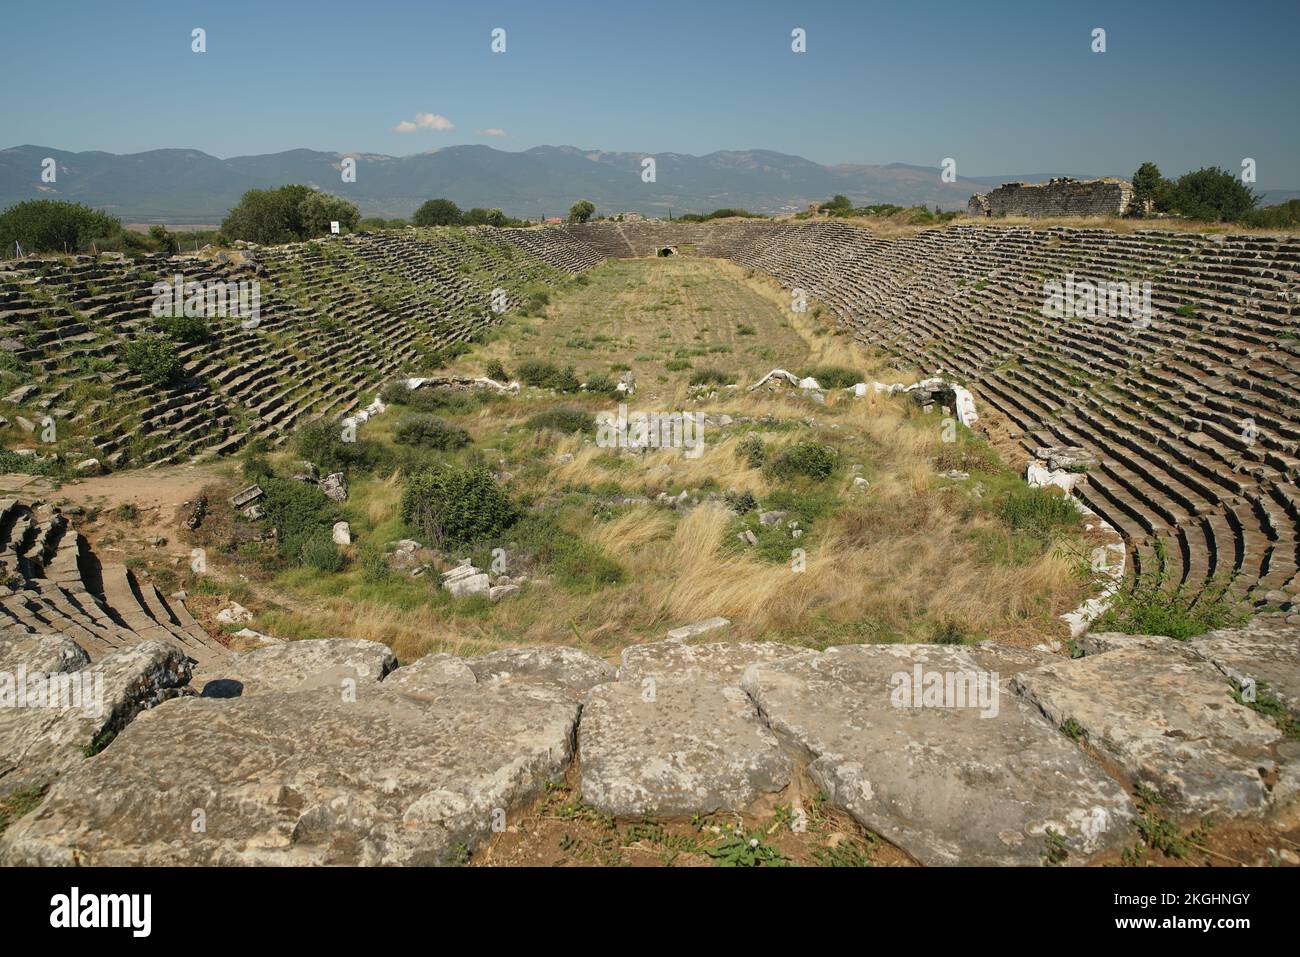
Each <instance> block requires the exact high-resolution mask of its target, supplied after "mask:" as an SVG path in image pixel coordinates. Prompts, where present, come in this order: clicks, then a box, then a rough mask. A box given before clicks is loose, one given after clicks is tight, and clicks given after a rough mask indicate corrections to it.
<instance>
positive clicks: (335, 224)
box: [330, 219, 339, 236]
mask: <svg viewBox="0 0 1300 957" xmlns="http://www.w3.org/2000/svg"><path fill="white" fill-rule="evenodd" d="M330 232H331V233H333V234H334V235H335V236H337V235H338V234H339V221H338V220H337V219H331V220H330Z"/></svg>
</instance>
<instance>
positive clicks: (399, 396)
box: [379, 379, 414, 405]
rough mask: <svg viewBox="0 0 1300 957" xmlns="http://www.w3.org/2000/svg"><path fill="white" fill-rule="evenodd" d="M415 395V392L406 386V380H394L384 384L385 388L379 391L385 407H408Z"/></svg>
mask: <svg viewBox="0 0 1300 957" xmlns="http://www.w3.org/2000/svg"><path fill="white" fill-rule="evenodd" d="M413 394H414V390H413V389H411V387H410V386H408V385H407V384H406V380H405V379H394V380H393V381H392V382H386V383H384V387H383V388H382V389H380V390H379V401H381V402H383V403H384V405H406V403H407V402H409V401H410V398H411V396H412V395H413Z"/></svg>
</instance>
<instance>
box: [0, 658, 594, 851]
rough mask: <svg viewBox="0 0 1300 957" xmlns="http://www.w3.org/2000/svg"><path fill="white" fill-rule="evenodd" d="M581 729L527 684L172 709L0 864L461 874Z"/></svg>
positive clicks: (88, 772) (136, 733)
mask: <svg viewBox="0 0 1300 957" xmlns="http://www.w3.org/2000/svg"><path fill="white" fill-rule="evenodd" d="M577 718H578V704H577V702H575V701H573V700H571V699H569V698H568V697H566V696H565V695H563V694H562V693H560V692H559V691H557V690H555V689H551V688H546V687H540V686H537V685H531V684H503V685H500V686H497V687H493V688H482V687H469V688H465V687H455V686H446V687H444V688H443V689H442V690H441V692H440V693H438V694H436V695H422V696H420V697H413V696H409V695H405V694H402V693H400V692H397V691H394V690H391V689H386V688H385V687H384V685H383V684H381V683H372V684H366V685H362V686H360V688H359V693H358V695H357V698H356V700H355V701H352V702H343V701H341V700H340V698H339V696H338V694H336V693H335V692H334V691H332V690H328V689H324V688H322V689H317V690H312V691H301V692H296V693H290V692H280V691H276V692H268V693H266V694H260V695H254V696H252V697H248V698H238V699H234V700H220V699H212V698H189V699H186V700H184V701H173V702H169V703H168V704H166V705H164V706H163V707H160V708H157V709H155V710H154V711H152V712H149V713H148V714H147V715H144V716H142V718H140V719H137V720H136V721H135V722H133V723H132V724H131V726H129V727H128V728H127V729H126V731H125V732H123V733H122V734H121V735H120V736H119V738H118V740H117V741H116V742H114V746H113V747H112V748H110V749H109V750H108V751H106V752H105V753H103V754H101V755H100V756H99V757H98V758H96V759H95V760H94V761H89V762H85V763H84V764H83V765H82V766H81V767H80V768H78V769H77V773H76V774H75V775H70V776H69V777H67V778H65V779H64V780H62V781H60V782H59V783H58V784H56V785H55V786H54V788H53V789H52V790H51V792H50V794H49V796H48V798H47V799H46V801H45V803H44V804H42V806H41V807H39V808H38V809H37V810H35V811H33V812H32V813H31V814H28V815H27V816H25V817H24V818H22V819H20V820H19V821H18V822H17V823H16V824H15V825H14V826H12V827H11V828H10V829H9V831H8V832H7V833H6V834H5V836H4V839H3V840H2V841H0V863H3V864H5V865H58V864H74V863H77V864H83V865H91V866H97V865H151V864H159V865H177V864H185V865H218V866H224V865H238V864H256V865H313V864H316V865H325V864H336V865H437V864H445V863H452V862H457V861H460V860H463V859H464V855H465V853H466V852H467V851H470V850H472V849H474V848H475V847H476V846H477V845H478V844H479V843H480V842H481V841H483V840H485V839H486V838H487V837H488V836H490V834H491V833H492V830H493V827H494V825H495V824H497V823H498V822H504V821H508V820H509V815H510V814H511V813H514V812H515V811H516V810H517V809H519V808H520V807H522V806H524V805H525V804H526V803H527V802H529V801H531V800H532V799H533V798H535V797H536V796H537V795H538V794H539V793H540V792H541V790H542V788H543V787H544V786H545V784H546V782H548V781H550V780H554V779H557V778H560V777H562V776H563V774H564V770H565V767H566V766H567V765H568V763H569V761H570V759H571V757H572V741H573V735H574V726H575V724H576V722H577ZM145 719H147V720H145ZM181 742H183V745H182V744H180V743H181ZM196 811H198V812H202V815H203V820H204V829H203V830H202V831H196V830H195V829H194V827H193V824H194V821H195V812H196Z"/></svg>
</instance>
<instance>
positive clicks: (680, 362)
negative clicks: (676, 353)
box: [664, 359, 691, 372]
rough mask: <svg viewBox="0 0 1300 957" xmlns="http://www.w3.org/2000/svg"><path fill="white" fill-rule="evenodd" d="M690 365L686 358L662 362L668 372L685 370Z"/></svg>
mask: <svg viewBox="0 0 1300 957" xmlns="http://www.w3.org/2000/svg"><path fill="white" fill-rule="evenodd" d="M690 367H691V364H690V362H689V361H687V360H686V359H669V360H668V361H667V362H665V363H664V368H665V369H667V370H668V371H669V372H685V371H686V370H687V369H689V368H690Z"/></svg>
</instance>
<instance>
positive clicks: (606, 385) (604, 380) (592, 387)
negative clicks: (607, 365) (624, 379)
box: [585, 372, 618, 396]
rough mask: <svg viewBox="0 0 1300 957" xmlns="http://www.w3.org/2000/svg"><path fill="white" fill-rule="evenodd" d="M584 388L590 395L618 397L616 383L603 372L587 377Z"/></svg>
mask: <svg viewBox="0 0 1300 957" xmlns="http://www.w3.org/2000/svg"><path fill="white" fill-rule="evenodd" d="M585 388H586V390H587V391H588V392H590V393H591V394H592V395H605V396H614V395H618V383H617V382H615V381H614V380H613V379H611V378H610V377H609V376H607V375H605V373H603V372H597V373H594V374H592V375H590V376H588V377H587V384H586V386H585Z"/></svg>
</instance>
